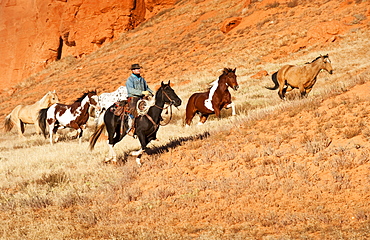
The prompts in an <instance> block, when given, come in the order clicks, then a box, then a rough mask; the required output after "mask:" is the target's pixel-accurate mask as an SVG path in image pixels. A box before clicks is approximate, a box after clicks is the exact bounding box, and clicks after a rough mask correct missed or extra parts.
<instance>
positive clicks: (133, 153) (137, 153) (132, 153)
mask: <svg viewBox="0 0 370 240" xmlns="http://www.w3.org/2000/svg"><path fill="white" fill-rule="evenodd" d="M142 152H143V151H141V150H139V151H132V152H131V156H139V155H140V154H141V153H142Z"/></svg>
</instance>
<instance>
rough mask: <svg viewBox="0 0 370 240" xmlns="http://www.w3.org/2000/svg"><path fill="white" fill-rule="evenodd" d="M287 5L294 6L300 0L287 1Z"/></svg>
mask: <svg viewBox="0 0 370 240" xmlns="http://www.w3.org/2000/svg"><path fill="white" fill-rule="evenodd" d="M287 6H288V7H289V8H294V7H296V6H298V0H291V1H289V2H288V3H287Z"/></svg>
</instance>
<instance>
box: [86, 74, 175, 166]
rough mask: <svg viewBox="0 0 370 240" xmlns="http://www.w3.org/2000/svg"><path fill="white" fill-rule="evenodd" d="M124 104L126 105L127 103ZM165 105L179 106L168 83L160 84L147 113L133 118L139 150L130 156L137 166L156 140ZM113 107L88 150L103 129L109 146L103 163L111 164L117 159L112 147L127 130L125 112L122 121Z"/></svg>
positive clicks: (92, 137)
mask: <svg viewBox="0 0 370 240" xmlns="http://www.w3.org/2000/svg"><path fill="white" fill-rule="evenodd" d="M125 104H127V101H126V102H125ZM165 104H169V106H172V105H174V106H175V107H178V106H180V105H181V99H180V98H179V97H178V96H177V94H176V93H175V91H174V90H173V89H172V88H171V86H170V81H169V82H168V84H164V83H163V82H162V83H161V87H160V88H159V89H158V91H157V93H156V95H155V104H154V105H153V106H151V107H150V108H149V110H148V112H147V113H146V114H144V115H140V116H137V117H136V118H135V121H134V124H135V135H136V136H137V137H138V138H139V141H140V145H141V149H140V150H139V151H135V152H132V153H131V154H132V155H134V156H137V158H136V162H137V164H138V165H139V166H140V165H141V162H140V157H141V155H142V153H143V151H145V150H147V145H148V143H149V142H150V141H151V140H155V139H156V138H157V131H158V129H159V126H160V121H161V120H162V117H161V114H162V111H163V109H165V108H164V105H165ZM113 107H114V106H111V107H109V108H108V110H107V111H105V114H104V122H101V123H100V124H98V127H97V129H96V131H95V132H94V133H93V135H92V136H91V138H90V150H93V149H94V146H95V143H96V141H97V140H98V138H99V136H100V134H101V133H102V132H103V130H104V127H105V128H106V129H107V132H108V146H109V153H108V157H107V158H106V159H105V162H110V161H112V162H113V163H116V162H117V157H116V153H115V151H114V150H113V147H114V145H115V144H116V143H118V142H119V141H121V140H122V138H123V137H124V136H126V134H127V130H128V124H127V119H128V118H129V116H128V111H127V112H126V113H125V114H124V115H123V118H124V119H123V120H122V117H120V116H116V115H115V114H114V113H113V112H112V111H111V109H112V108H113ZM122 125H123V126H122Z"/></svg>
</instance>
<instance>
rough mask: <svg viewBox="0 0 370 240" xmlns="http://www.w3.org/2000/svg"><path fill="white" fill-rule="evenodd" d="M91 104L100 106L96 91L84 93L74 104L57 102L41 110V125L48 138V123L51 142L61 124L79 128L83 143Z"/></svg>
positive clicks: (79, 137) (51, 142)
mask: <svg viewBox="0 0 370 240" xmlns="http://www.w3.org/2000/svg"><path fill="white" fill-rule="evenodd" d="M90 106H93V107H96V108H99V101H98V96H97V95H96V91H89V92H87V93H84V94H83V95H82V97H80V98H78V99H77V100H76V101H75V102H74V103H73V104H71V105H65V104H60V103H56V104H53V105H51V106H50V107H49V108H46V109H42V110H41V111H40V112H39V117H38V120H39V125H40V128H41V130H42V132H43V133H44V136H45V138H46V135H47V132H46V125H48V126H49V135H50V136H49V137H50V144H53V133H54V134H56V133H57V131H58V128H59V126H62V127H68V128H74V129H76V130H77V137H78V139H79V143H81V137H82V133H83V128H84V127H85V125H86V122H87V120H88V119H89V108H90Z"/></svg>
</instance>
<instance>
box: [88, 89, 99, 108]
mask: <svg viewBox="0 0 370 240" xmlns="http://www.w3.org/2000/svg"><path fill="white" fill-rule="evenodd" d="M87 96H88V98H89V102H90V105H91V106H92V107H94V108H95V109H96V110H97V111H100V105H99V97H98V95H97V93H96V90H95V91H89V92H88V93H87Z"/></svg>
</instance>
